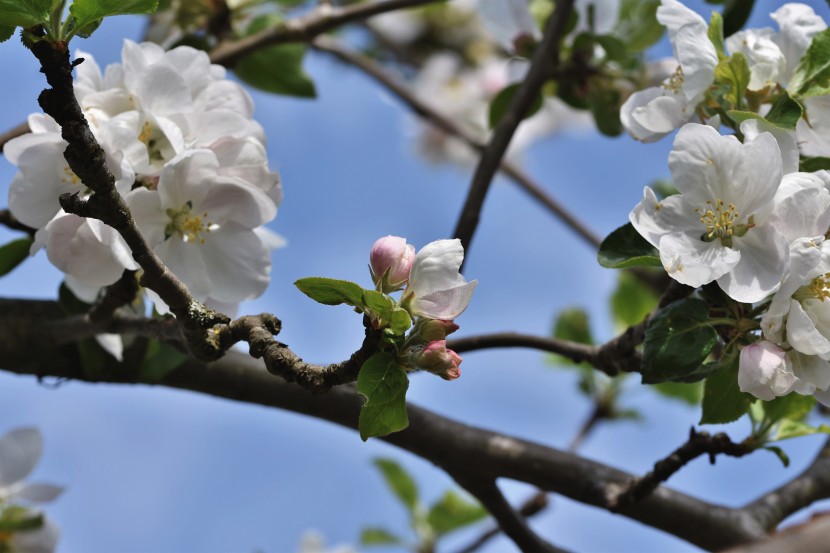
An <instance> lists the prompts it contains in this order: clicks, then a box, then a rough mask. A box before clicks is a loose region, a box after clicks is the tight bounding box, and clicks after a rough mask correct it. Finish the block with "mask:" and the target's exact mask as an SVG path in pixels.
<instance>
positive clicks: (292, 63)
mask: <svg viewBox="0 0 830 553" xmlns="http://www.w3.org/2000/svg"><path fill="white" fill-rule="evenodd" d="M279 24H280V18H279V17H278V16H269V15H265V16H260V17H257V18H256V19H254V20H253V22H251V25H250V26H249V27H248V31H247V33H246V36H247V35H252V34H255V33H258V32H260V31H263V30H265V29H267V28H269V27H272V26H274V25H279ZM306 50H307V48H306V46H305V45H303V44H281V45H279V46H271V47H269V48H263V49H261V50H257V51H256V52H254V53H252V54H250V55H248V56H245V57H244V58H242V59H241V60H239V62H237V64H236V65H235V66H234V68H233V71H234V73H236V76H237V77H239V78H240V79H242V80H243V81H245V82H246V83H248V84H249V85H251V86H253V87H254V88H259V89H260V90H264V91H266V92H272V93H274V94H283V95H286V96H297V97H300V98H314V97H315V96H317V90H316V89H315V87H314V82H313V81H312V80H311V78H309V76H308V74H307V73H306V72H305V70H304V69H303V58H304V57H305V53H306Z"/></svg>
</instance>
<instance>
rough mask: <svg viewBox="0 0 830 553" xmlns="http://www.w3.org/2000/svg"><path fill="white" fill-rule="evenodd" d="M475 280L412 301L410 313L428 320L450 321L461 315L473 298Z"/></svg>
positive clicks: (476, 282)
mask: <svg viewBox="0 0 830 553" xmlns="http://www.w3.org/2000/svg"><path fill="white" fill-rule="evenodd" d="M476 284H478V281H477V280H473V281H470V282H468V283H466V284H464V285H462V286H456V287H454V288H450V289H448V290H439V291H436V292H433V293H431V294H428V295H426V296H420V297H416V298H415V299H414V300H413V301H412V313H413V314H415V315H420V316H422V317H427V318H429V319H441V320H445V321H451V320H453V319H455V318H456V317H458V316H459V315H461V313H463V312H464V310H465V309H467V305H468V304H469V303H470V299H471V298H472V297H473V292H474V291H475V287H476Z"/></svg>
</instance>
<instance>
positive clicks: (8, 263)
mask: <svg viewBox="0 0 830 553" xmlns="http://www.w3.org/2000/svg"><path fill="white" fill-rule="evenodd" d="M33 242H34V240H33V239H31V238H19V239H17V240H12V241H11V242H9V243H8V244H5V245H3V246H0V277H1V276H3V275H7V274H9V273H10V272H12V270H13V269H14V268H15V267H17V266H18V265H20V264H21V263H23V261H24V260H25V259H26V258H27V257H29V249H30V248H31V247H32V243H33Z"/></svg>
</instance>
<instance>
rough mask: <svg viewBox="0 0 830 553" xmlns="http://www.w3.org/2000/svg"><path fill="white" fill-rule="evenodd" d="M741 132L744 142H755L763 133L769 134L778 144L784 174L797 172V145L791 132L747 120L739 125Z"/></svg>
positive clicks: (763, 122) (765, 122) (754, 120)
mask: <svg viewBox="0 0 830 553" xmlns="http://www.w3.org/2000/svg"><path fill="white" fill-rule="evenodd" d="M741 132H742V133H743V135H744V141H745V142H751V141H752V140H755V138H757V137H758V135H760V134H761V133H763V132H768V133H771V134H772V136H773V137H774V138H775V140H776V141H777V142H778V148H779V149H780V150H781V159H782V169H783V171H784V174H785V175H786V174H787V173H794V172H795V171H798V145H797V144H796V137H795V133H794V132H793V131H788V130H786V129H782V128H781V127H777V126H775V125H773V124H772V123H769V122H767V121H766V120H761V119H747V120H746V121H744V122H743V123H741Z"/></svg>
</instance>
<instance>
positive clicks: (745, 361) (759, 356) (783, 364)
mask: <svg viewBox="0 0 830 553" xmlns="http://www.w3.org/2000/svg"><path fill="white" fill-rule="evenodd" d="M796 380H797V378H796V376H795V374H793V372H792V368H791V367H790V366H789V363H788V361H787V357H786V354H785V352H784V350H783V349H781V348H780V347H778V346H777V345H775V344H773V343H772V342H768V341H766V340H762V341H760V342H757V343H755V344H750V345H748V346H745V347H744V348H743V349H741V357H740V360H739V362H738V387H739V388H740V390H741V391H742V392H748V393H750V394H752V395H753V396H755V397H757V398H758V399H763V400H764V401H770V400H773V399H775V398H776V397H778V396H783V395H786V394H788V393H790V391H791V390H792V388H793V386H794V385H795V383H796Z"/></svg>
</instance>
